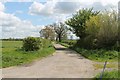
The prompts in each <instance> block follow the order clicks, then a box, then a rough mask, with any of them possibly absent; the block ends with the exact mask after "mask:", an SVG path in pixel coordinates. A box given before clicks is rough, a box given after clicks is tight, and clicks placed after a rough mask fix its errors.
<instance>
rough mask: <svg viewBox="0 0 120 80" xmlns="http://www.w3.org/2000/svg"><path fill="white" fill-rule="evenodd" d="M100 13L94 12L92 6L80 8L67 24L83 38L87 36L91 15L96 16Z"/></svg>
mask: <svg viewBox="0 0 120 80" xmlns="http://www.w3.org/2000/svg"><path fill="white" fill-rule="evenodd" d="M98 13H99V12H94V11H93V9H92V8H91V9H82V10H79V11H78V12H77V13H76V14H74V15H73V17H72V18H70V19H68V20H67V21H66V24H67V25H69V26H70V27H71V28H72V31H73V32H74V33H75V34H76V36H78V37H79V38H81V39H82V38H84V37H85V36H86V33H85V27H86V24H85V23H86V21H87V20H89V19H90V17H91V16H95V15H97V14H98Z"/></svg>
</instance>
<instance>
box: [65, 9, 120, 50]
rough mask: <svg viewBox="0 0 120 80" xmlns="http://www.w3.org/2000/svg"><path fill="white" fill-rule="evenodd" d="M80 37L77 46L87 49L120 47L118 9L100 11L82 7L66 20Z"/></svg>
mask: <svg viewBox="0 0 120 80" xmlns="http://www.w3.org/2000/svg"><path fill="white" fill-rule="evenodd" d="M65 23H66V24H67V25H69V26H70V30H71V31H72V32H74V33H75V34H76V36H78V37H79V38H80V39H79V40H78V41H77V43H76V45H75V46H76V47H80V48H86V49H101V48H103V49H115V50H118V49H120V42H119V40H118V39H119V37H120V35H118V23H119V21H118V14H117V12H116V11H114V10H113V11H104V12H98V11H93V9H82V10H79V11H78V12H77V13H75V14H74V15H73V17H72V18H70V19H68V20H67V21H66V22H65Z"/></svg>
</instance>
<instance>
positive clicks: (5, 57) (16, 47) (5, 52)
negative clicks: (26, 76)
mask: <svg viewBox="0 0 120 80" xmlns="http://www.w3.org/2000/svg"><path fill="white" fill-rule="evenodd" d="M21 47H22V41H3V42H2V47H1V49H2V65H0V66H2V67H3V68H5V67H10V66H16V65H21V64H26V63H30V62H32V61H34V60H35V59H38V58H43V57H46V56H48V55H50V54H52V53H53V52H54V51H55V49H54V48H53V47H52V46H49V47H45V48H42V49H40V50H39V51H32V52H25V51H22V50H21Z"/></svg>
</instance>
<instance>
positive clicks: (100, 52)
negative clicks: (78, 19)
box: [60, 43, 120, 62]
mask: <svg viewBox="0 0 120 80" xmlns="http://www.w3.org/2000/svg"><path fill="white" fill-rule="evenodd" d="M60 44H61V45H63V46H65V47H68V48H71V49H73V50H75V51H76V52H78V53H79V54H81V55H82V56H84V57H86V58H88V59H90V60H94V61H99V62H104V61H109V62H113V61H118V54H120V52H118V51H115V50H105V49H95V50H92V49H91V50H88V49H82V48H79V47H72V46H71V45H69V44H66V43H60Z"/></svg>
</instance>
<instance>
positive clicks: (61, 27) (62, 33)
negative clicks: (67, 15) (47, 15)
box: [51, 22, 68, 42]
mask: <svg viewBox="0 0 120 80" xmlns="http://www.w3.org/2000/svg"><path fill="white" fill-rule="evenodd" d="M51 26H52V27H54V30H55V33H56V35H57V36H56V40H57V41H59V42H61V41H62V39H66V38H67V30H68V28H67V26H66V25H65V24H64V23H62V22H60V23H58V24H57V23H54V24H53V25H51Z"/></svg>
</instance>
